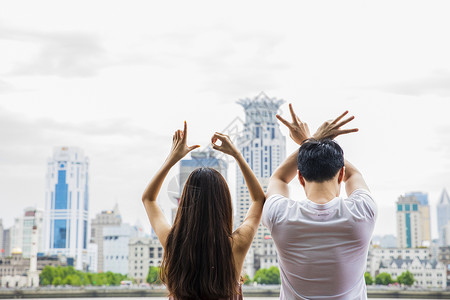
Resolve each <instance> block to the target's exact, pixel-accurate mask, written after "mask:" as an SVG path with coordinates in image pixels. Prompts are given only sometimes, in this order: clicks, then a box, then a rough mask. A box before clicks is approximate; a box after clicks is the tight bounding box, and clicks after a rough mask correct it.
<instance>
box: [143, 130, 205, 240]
mask: <svg viewBox="0 0 450 300" xmlns="http://www.w3.org/2000/svg"><path fill="white" fill-rule="evenodd" d="M186 140H187V125H186V121H185V122H184V130H183V131H181V130H177V131H175V133H174V135H173V141H172V149H171V150H170V154H169V156H168V157H167V159H166V160H165V162H164V163H163V165H162V167H161V168H160V169H159V170H158V172H156V174H155V175H154V176H153V178H152V180H151V181H150V183H149V184H148V185H147V188H146V189H145V191H144V193H143V195H142V203H143V204H144V207H145V211H146V212H147V216H148V219H149V220H150V223H151V225H152V228H153V230H154V231H155V233H156V236H157V237H158V239H159V241H160V242H161V244H162V246H163V247H164V248H165V246H166V240H167V236H168V235H169V232H170V228H171V227H170V224H169V223H168V222H167V220H166V218H165V216H164V213H163V212H162V210H161V208H160V207H159V205H158V204H157V203H156V198H157V196H158V194H159V191H160V190H161V186H162V184H163V182H164V179H165V178H166V176H167V174H168V173H169V171H170V169H171V168H172V167H173V166H174V165H175V164H176V163H177V162H178V161H179V160H180V159H182V158H183V157H184V156H185V155H186V154H188V153H189V152H191V151H192V150H194V149H196V148H198V147H200V146H199V145H194V146H190V147H189V146H187V144H186Z"/></svg>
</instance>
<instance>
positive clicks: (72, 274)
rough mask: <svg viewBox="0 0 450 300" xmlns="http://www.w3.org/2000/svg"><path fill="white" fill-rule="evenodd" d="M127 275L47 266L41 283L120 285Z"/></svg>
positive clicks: (42, 274)
mask: <svg viewBox="0 0 450 300" xmlns="http://www.w3.org/2000/svg"><path fill="white" fill-rule="evenodd" d="M126 279H127V276H126V275H122V274H119V273H113V272H106V273H85V272H82V271H78V270H75V268H74V267H72V266H68V267H61V266H58V267H50V266H46V267H44V269H43V270H42V272H41V274H40V275H39V282H40V284H41V285H50V284H51V285H55V286H56V285H65V284H67V285H72V286H81V285H95V286H99V285H120V282H121V281H122V280H126Z"/></svg>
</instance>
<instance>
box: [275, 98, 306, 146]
mask: <svg viewBox="0 0 450 300" xmlns="http://www.w3.org/2000/svg"><path fill="white" fill-rule="evenodd" d="M289 110H290V111H291V117H292V123H289V122H288V121H286V120H285V119H283V118H282V117H281V116H280V115H276V117H277V119H278V120H280V121H281V123H283V124H284V125H286V127H287V128H289V136H290V137H291V138H292V139H293V140H294V142H296V143H297V144H299V145H301V144H302V143H303V142H304V141H305V140H307V139H309V138H310V137H311V134H310V133H309V128H308V124H306V123H303V122H302V121H300V118H299V117H298V116H297V115H296V114H295V112H294V109H293V108H292V104H291V103H289Z"/></svg>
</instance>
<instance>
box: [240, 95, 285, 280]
mask: <svg viewBox="0 0 450 300" xmlns="http://www.w3.org/2000/svg"><path fill="white" fill-rule="evenodd" d="M237 103H238V104H240V105H241V106H242V107H243V108H244V111H245V122H244V130H243V132H242V134H241V135H240V136H239V137H238V139H237V142H236V145H237V147H238V149H239V150H240V151H241V153H242V155H243V156H244V158H245V160H246V161H247V163H248V164H249V165H250V168H251V169H252V170H253V172H254V173H255V175H256V177H257V178H258V180H259V182H260V183H261V185H262V187H263V189H264V191H266V189H267V184H268V181H269V178H270V176H271V175H272V173H273V172H274V171H275V169H276V168H277V167H278V166H279V165H280V164H281V162H283V160H284V159H285V157H286V138H285V137H284V136H283V135H282V134H281V131H280V127H279V124H278V122H277V118H276V117H275V115H276V113H277V111H278V109H279V107H280V106H281V105H282V104H283V103H284V101H283V100H279V99H276V98H269V97H268V96H267V95H266V94H264V93H261V94H259V95H258V96H257V97H255V98H253V99H248V98H247V99H242V100H239V101H238V102H237ZM236 192H237V195H236V213H235V227H237V226H238V225H239V224H241V223H242V221H243V220H244V219H245V216H246V214H247V211H248V208H249V206H250V203H251V198H250V194H249V192H248V189H247V186H246V184H245V181H244V177H243V175H242V173H241V171H240V170H239V168H237V174H236ZM267 243H272V240H271V237H270V232H269V230H268V229H267V228H265V227H263V226H261V225H260V226H259V229H258V232H257V234H256V237H255V239H254V240H253V244H252V250H253V251H254V254H255V269H258V268H259V267H263V266H262V265H261V264H260V263H259V262H258V256H259V255H263V254H264V249H265V248H267V245H265V244H267ZM273 249H274V247H273ZM273 263H274V264H276V261H273ZM247 272H249V270H247Z"/></svg>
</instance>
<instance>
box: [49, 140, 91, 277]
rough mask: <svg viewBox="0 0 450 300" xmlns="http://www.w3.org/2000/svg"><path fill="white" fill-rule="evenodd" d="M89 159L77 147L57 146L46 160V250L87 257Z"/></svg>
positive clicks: (79, 265) (81, 259)
mask: <svg viewBox="0 0 450 300" xmlns="http://www.w3.org/2000/svg"><path fill="white" fill-rule="evenodd" d="M88 174H89V160H88V158H87V157H86V156H85V155H84V153H83V151H82V150H81V149H79V148H77V147H57V148H54V152H53V157H51V158H49V159H48V162H47V176H46V187H45V216H44V220H45V242H44V249H45V252H46V253H48V254H50V255H52V254H62V255H65V256H67V257H72V258H74V259H75V267H76V269H79V270H81V269H83V267H84V265H83V263H85V262H86V261H87V248H88V241H89V229H88V226H89V223H88V218H89V189H88Z"/></svg>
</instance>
